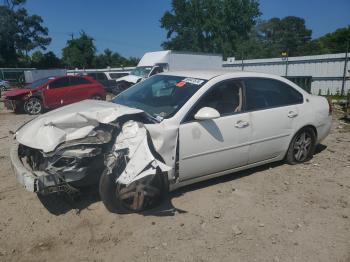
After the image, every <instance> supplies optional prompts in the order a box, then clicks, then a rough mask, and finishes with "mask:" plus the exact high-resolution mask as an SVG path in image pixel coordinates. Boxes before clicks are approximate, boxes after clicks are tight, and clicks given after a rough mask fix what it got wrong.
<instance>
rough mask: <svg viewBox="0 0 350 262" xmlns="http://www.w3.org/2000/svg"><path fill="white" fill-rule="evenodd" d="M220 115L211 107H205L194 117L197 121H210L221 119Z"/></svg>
mask: <svg viewBox="0 0 350 262" xmlns="http://www.w3.org/2000/svg"><path fill="white" fill-rule="evenodd" d="M219 117H220V113H219V112H218V111H217V110H216V109H214V108H211V107H203V108H201V109H199V111H198V112H197V114H195V115H194V118H195V119H197V120H209V119H215V118H219Z"/></svg>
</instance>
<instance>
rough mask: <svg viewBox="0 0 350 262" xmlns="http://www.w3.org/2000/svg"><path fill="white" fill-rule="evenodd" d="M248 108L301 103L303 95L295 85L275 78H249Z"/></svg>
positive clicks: (246, 82)
mask: <svg viewBox="0 0 350 262" xmlns="http://www.w3.org/2000/svg"><path fill="white" fill-rule="evenodd" d="M245 86H246V110H248V111H251V110H259V109H264V108H271V107H279V106H287V105H293V104H300V103H302V102H303V96H302V95H301V94H300V93H299V92H298V91H296V90H295V89H294V88H293V87H291V86H289V85H287V84H285V83H283V82H280V81H277V80H273V79H263V78H260V79H259V78H255V79H247V80H245Z"/></svg>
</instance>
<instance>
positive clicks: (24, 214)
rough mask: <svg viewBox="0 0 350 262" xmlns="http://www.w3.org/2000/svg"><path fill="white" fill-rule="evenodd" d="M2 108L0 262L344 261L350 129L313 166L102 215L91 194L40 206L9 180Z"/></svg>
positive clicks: (347, 256) (244, 175)
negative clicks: (145, 207)
mask: <svg viewBox="0 0 350 262" xmlns="http://www.w3.org/2000/svg"><path fill="white" fill-rule="evenodd" d="M30 118H31V117H29V116H26V115H14V114H13V113H10V112H6V111H4V109H3V108H0V149H1V150H0V167H1V168H0V179H1V182H0V261H269V262H270V261H309V262H312V261H327V262H328V261H334V262H335V261H339V262H340V261H342V262H345V261H350V125H349V124H346V123H344V122H342V121H340V120H339V119H338V118H339V115H338V116H337V115H336V117H335V118H336V119H335V121H334V125H333V129H332V133H331V135H330V136H329V137H328V138H327V139H326V140H325V141H323V144H322V145H321V146H319V147H318V150H317V154H316V155H315V157H314V158H313V160H312V161H310V162H309V163H306V164H303V165H297V166H290V165H287V164H284V163H277V164H273V165H266V166H263V167H260V168H255V169H251V170H248V171H245V172H240V173H236V174H232V175H228V176H225V177H222V178H219V179H214V180H210V181H207V182H204V183H199V184H196V185H192V186H188V187H186V188H183V189H181V190H178V191H176V192H174V193H171V194H170V195H169V197H168V198H167V199H166V200H165V201H164V202H163V203H162V205H161V206H160V207H159V208H157V209H154V210H151V211H149V212H147V213H143V214H130V215H116V214H111V213H108V211H107V210H106V209H105V208H104V206H103V204H102V203H101V201H100V200H99V197H98V193H97V191H96V190H89V191H86V192H84V194H83V195H82V196H81V198H80V200H78V201H77V202H74V203H73V202H69V201H68V200H66V199H49V200H40V199H39V198H38V197H37V196H36V195H35V194H32V193H29V192H26V191H25V190H24V189H22V188H21V186H20V185H19V184H18V183H17V182H16V180H15V178H14V176H13V175H12V171H11V166H10V159H9V148H10V146H11V143H12V142H11V136H10V135H9V133H8V132H9V130H15V129H16V128H17V127H19V126H20V125H22V124H23V123H24V122H25V121H27V120H29V119H30Z"/></svg>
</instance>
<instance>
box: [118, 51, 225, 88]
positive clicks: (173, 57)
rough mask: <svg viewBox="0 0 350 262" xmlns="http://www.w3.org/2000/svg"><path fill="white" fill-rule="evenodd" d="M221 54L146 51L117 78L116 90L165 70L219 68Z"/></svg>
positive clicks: (220, 66) (220, 65)
mask: <svg viewBox="0 0 350 262" xmlns="http://www.w3.org/2000/svg"><path fill="white" fill-rule="evenodd" d="M222 62H223V61H222V55H217V54H205V53H190V52H179V51H171V50H167V51H157V52H148V53H146V54H145V55H144V56H143V57H142V58H141V60H140V62H139V63H138V65H137V67H135V68H134V69H133V70H132V71H131V73H130V74H129V75H127V76H124V77H122V78H119V79H118V80H117V83H118V90H117V92H114V93H119V92H120V91H122V90H124V89H125V88H128V87H129V86H131V85H133V84H136V83H138V82H140V81H142V80H143V79H145V78H148V77H150V76H153V75H155V74H158V73H161V72H166V71H182V70H220V69H221V68H222Z"/></svg>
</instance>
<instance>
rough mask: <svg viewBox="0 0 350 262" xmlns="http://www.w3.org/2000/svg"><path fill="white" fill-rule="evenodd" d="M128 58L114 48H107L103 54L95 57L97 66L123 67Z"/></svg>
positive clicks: (95, 65)
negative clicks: (114, 50)
mask: <svg viewBox="0 0 350 262" xmlns="http://www.w3.org/2000/svg"><path fill="white" fill-rule="evenodd" d="M125 61H126V59H125V58H124V57H122V56H121V55H120V54H118V53H113V51H112V50H110V49H106V50H104V52H103V54H99V55H97V56H96V57H95V58H94V67H95V68H106V67H108V66H110V67H121V66H124V64H125Z"/></svg>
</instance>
